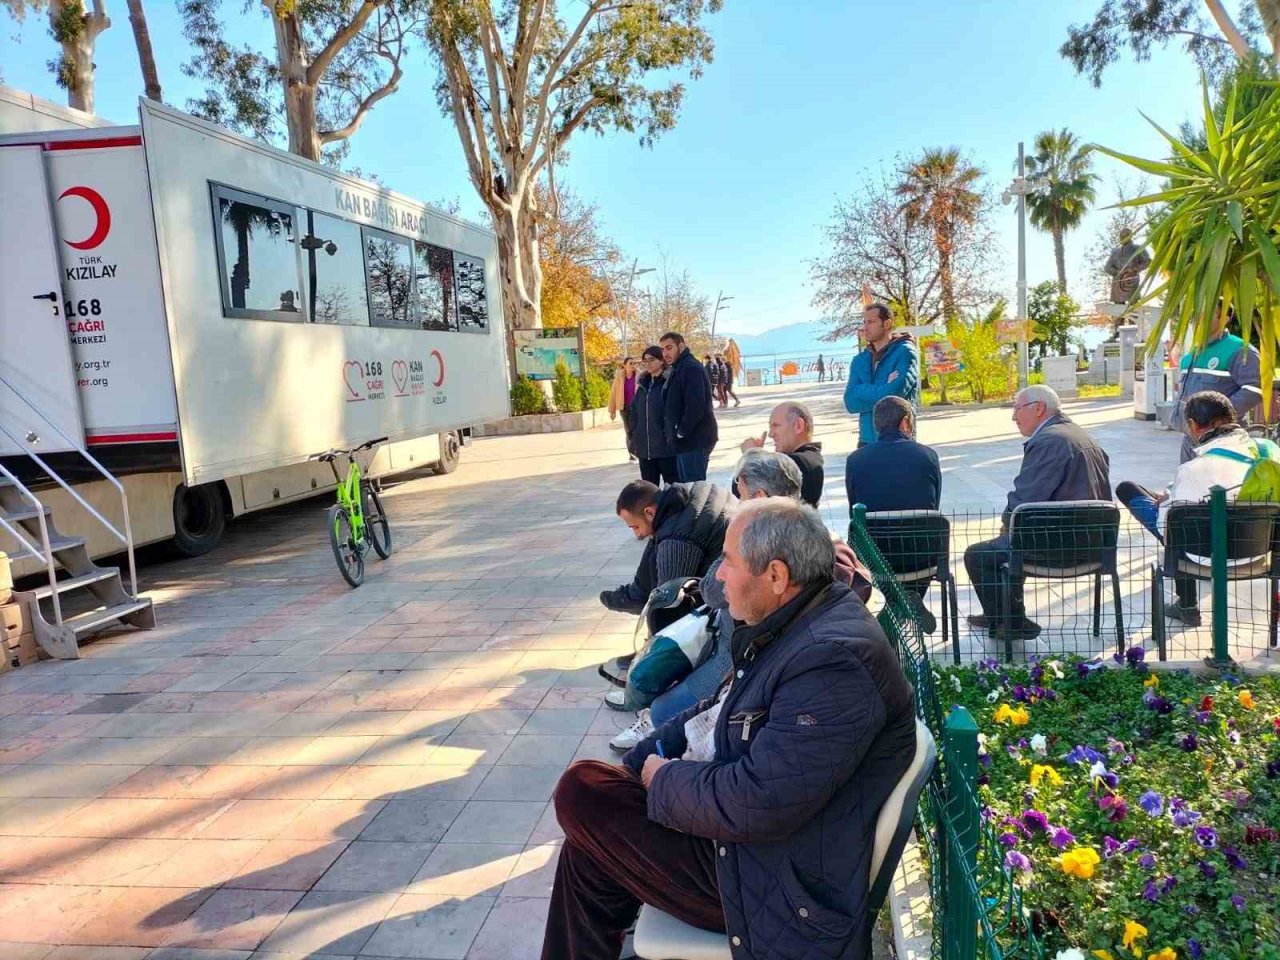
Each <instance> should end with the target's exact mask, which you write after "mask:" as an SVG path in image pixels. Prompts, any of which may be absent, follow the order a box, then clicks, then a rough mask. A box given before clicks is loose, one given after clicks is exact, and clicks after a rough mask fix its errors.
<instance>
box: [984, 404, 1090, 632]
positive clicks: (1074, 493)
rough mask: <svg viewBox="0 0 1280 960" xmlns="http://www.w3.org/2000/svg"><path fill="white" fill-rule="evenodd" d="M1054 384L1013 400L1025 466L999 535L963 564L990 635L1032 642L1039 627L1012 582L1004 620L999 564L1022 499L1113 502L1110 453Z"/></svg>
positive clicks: (1017, 585)
mask: <svg viewBox="0 0 1280 960" xmlns="http://www.w3.org/2000/svg"><path fill="white" fill-rule="evenodd" d="M1059 404H1060V401H1059V400H1058V394H1057V393H1056V392H1054V390H1053V388H1051V387H1046V386H1043V385H1039V384H1037V385H1035V386H1030V387H1027V388H1025V389H1023V390H1020V391H1018V394H1017V396H1015V397H1014V398H1013V422H1014V423H1016V424H1017V425H1018V432H1019V433H1021V434H1022V435H1023V436H1024V437H1026V438H1027V442H1026V443H1024V444H1023V445H1022V451H1023V452H1022V468H1021V469H1020V470H1019V471H1018V475H1017V477H1015V478H1014V481H1013V490H1012V491H1010V493H1009V503H1008V505H1007V506H1006V507H1005V509H1004V515H1003V516H1002V517H1001V526H1000V536H998V537H996V538H995V539H994V540H983V541H981V542H979V543H975V544H973V545H972V546H970V547H969V548H968V549H967V550H965V552H964V567H965V569H966V570H967V571H968V572H969V581H970V582H971V583H972V584H973V590H974V592H975V593H976V594H977V595H978V601H979V602H980V603H981V604H982V614H981V615H979V616H971V617H969V623H970V625H971V626H974V627H977V628H978V629H988V630H990V631H991V635H992V637H995V638H998V639H1005V636H1006V631H1008V633H1009V639H1013V640H1034V639H1035V638H1036V637H1038V636H1039V635H1040V625H1039V624H1038V623H1034V622H1032V621H1031V620H1028V619H1027V616H1026V610H1025V608H1024V607H1023V603H1022V584H1020V583H1015V584H1013V594H1012V596H1011V597H1010V598H1009V599H1010V606H1009V609H1010V615H1011V617H1012V618H1013V622H1012V623H1009V624H1002V623H1001V622H1000V600H1001V597H1000V567H1001V565H1002V564H1004V563H1005V562H1006V561H1007V560H1008V559H1009V517H1010V516H1011V515H1012V514H1013V509H1014V507H1017V506H1018V505H1019V504H1023V503H1046V502H1050V501H1071V500H1110V499H1111V477H1110V473H1109V470H1110V464H1111V461H1110V460H1109V459H1108V457H1107V454H1106V451H1104V450H1103V449H1102V448H1101V447H1100V446H1098V445H1097V444H1096V443H1094V441H1093V438H1092V437H1090V436H1089V434H1087V433H1085V431H1084V430H1082V429H1081V428H1080V427H1078V426H1077V425H1076V424H1075V422H1074V421H1072V420H1071V418H1070V417H1068V416H1067V415H1066V414H1065V413H1063V412H1062V411H1061V410H1059Z"/></svg>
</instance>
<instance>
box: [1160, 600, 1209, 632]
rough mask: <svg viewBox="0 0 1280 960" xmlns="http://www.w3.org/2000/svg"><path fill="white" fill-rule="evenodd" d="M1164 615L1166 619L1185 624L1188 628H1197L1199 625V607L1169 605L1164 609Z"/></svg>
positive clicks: (1178, 604) (1177, 604)
mask: <svg viewBox="0 0 1280 960" xmlns="http://www.w3.org/2000/svg"><path fill="white" fill-rule="evenodd" d="M1164 615H1165V617H1166V618H1167V619H1169V620H1177V621H1179V622H1181V623H1185V624H1186V625H1187V626H1188V627H1198V626H1200V624H1201V619H1200V608H1199V607H1184V606H1183V605H1182V604H1180V603H1171V604H1169V605H1168V606H1166V607H1165V608H1164Z"/></svg>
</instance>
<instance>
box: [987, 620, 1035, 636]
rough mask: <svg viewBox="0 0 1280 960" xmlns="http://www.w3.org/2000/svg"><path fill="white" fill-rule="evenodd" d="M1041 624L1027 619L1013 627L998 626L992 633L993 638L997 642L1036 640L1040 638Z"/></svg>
mask: <svg viewBox="0 0 1280 960" xmlns="http://www.w3.org/2000/svg"><path fill="white" fill-rule="evenodd" d="M1040 630H1041V627H1040V624H1038V623H1036V622H1035V621H1034V620H1027V619H1026V618H1025V617H1024V618H1023V619H1022V620H1021V621H1018V622H1015V623H1014V624H1013V625H1012V626H1009V627H1004V626H997V627H995V628H994V629H993V630H992V631H991V636H992V637H993V638H995V639H996V640H1015V641H1019V642H1025V641H1027V640H1034V639H1035V638H1036V637H1038V636H1040Z"/></svg>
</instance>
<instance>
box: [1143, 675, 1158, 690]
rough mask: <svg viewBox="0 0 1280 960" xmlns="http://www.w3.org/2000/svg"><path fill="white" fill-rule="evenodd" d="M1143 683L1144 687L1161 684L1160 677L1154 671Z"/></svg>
mask: <svg viewBox="0 0 1280 960" xmlns="http://www.w3.org/2000/svg"><path fill="white" fill-rule="evenodd" d="M1142 685H1143V686H1144V687H1158V686H1160V678H1159V677H1157V676H1156V675H1155V674H1154V673H1153V674H1151V676H1149V677H1147V679H1145V680H1143V681H1142Z"/></svg>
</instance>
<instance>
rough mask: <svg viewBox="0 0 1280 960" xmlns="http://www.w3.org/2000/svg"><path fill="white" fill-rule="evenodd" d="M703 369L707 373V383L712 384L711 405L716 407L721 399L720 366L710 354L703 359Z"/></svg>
mask: <svg viewBox="0 0 1280 960" xmlns="http://www.w3.org/2000/svg"><path fill="white" fill-rule="evenodd" d="M702 369H703V370H705V371H707V381H708V382H709V383H710V384H711V403H712V406H714V405H715V402H716V401H717V400H719V399H720V364H718V363H716V358H715V357H713V356H712V355H711V354H709V353H708V354H707V355H706V356H705V357H703V358H702Z"/></svg>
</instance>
